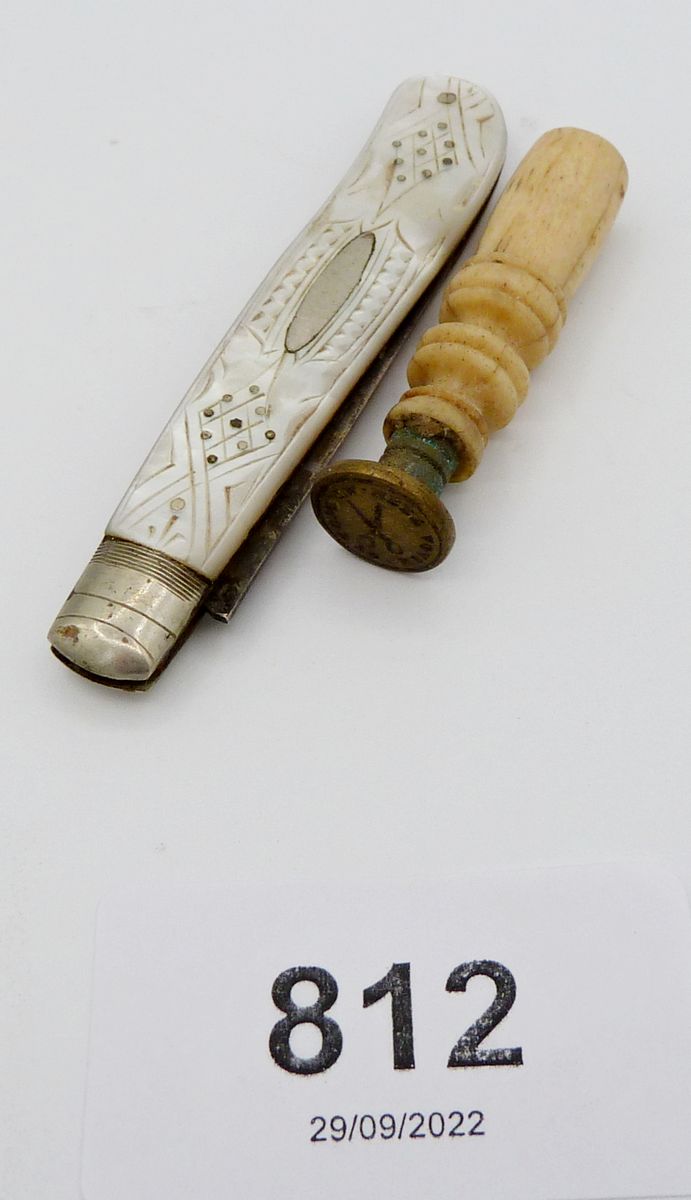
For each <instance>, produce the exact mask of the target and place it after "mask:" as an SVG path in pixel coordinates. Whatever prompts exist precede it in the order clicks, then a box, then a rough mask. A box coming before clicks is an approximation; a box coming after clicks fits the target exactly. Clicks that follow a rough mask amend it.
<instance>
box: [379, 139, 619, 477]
mask: <svg viewBox="0 0 691 1200" xmlns="http://www.w3.org/2000/svg"><path fill="white" fill-rule="evenodd" d="M626 183H627V171H626V165H625V163H624V160H623V159H622V157H621V155H620V154H619V152H618V151H617V150H616V149H615V148H614V146H612V145H611V144H610V143H609V142H607V141H606V140H605V139H604V138H602V137H599V136H597V135H596V134H593V133H588V132H586V131H585V130H582V129H553V130H551V131H550V132H549V133H546V134H544V136H543V137H541V138H540V140H539V141H538V142H536V144H535V145H534V146H533V148H532V149H531V150H530V151H529V153H528V154H527V155H526V157H525V158H524V159H523V161H522V162H521V164H520V165H519V167H518V169H517V171H516V173H515V174H514V176H513V178H512V179H511V181H510V183H509V184H508V186H507V188H506V190H505V192H504V194H503V196H502V198H501V200H500V201H499V203H498V205H497V207H496V209H495V210H494V213H493V214H492V216H491V218H490V221H489V224H488V226H487V228H486V230H485V233H484V235H483V237H482V240H481V242H480V245H479V248H478V251H477V254H476V255H475V256H474V257H473V258H471V259H470V260H469V261H468V262H467V263H466V264H465V265H464V266H463V267H462V268H461V270H460V271H459V272H458V273H457V274H456V275H454V277H453V278H452V279H451V281H450V283H449V284H448V286H447V288H446V291H445V294H444V298H443V302H442V306H441V311H440V322H441V323H440V324H439V325H437V326H435V327H434V328H433V329H430V330H428V331H427V332H426V333H425V334H424V336H423V337H422V339H421V341H420V344H419V346H418V348H417V350H416V352H415V354H414V356H413V358H412V360H411V362H410V366H409V368H408V382H409V383H410V385H411V387H410V390H409V391H408V392H406V393H405V395H404V396H403V397H402V398H401V400H400V401H399V403H398V404H397V405H395V407H394V408H393V409H392V410H391V412H390V413H389V415H388V417H387V418H386V422H385V425H384V432H385V434H386V437H387V439H389V438H390V437H391V435H392V434H393V433H394V431H395V430H397V429H399V428H401V427H407V428H408V429H412V430H413V431H414V432H416V433H418V434H421V435H422V436H425V437H439V436H443V437H446V438H447V439H449V440H450V441H452V442H453V444H454V448H455V450H456V452H457V454H458V466H457V468H456V470H455V472H454V474H453V475H452V478H453V479H454V480H456V481H460V480H462V479H467V478H468V477H469V476H470V475H471V474H472V473H473V471H474V470H475V468H476V467H477V465H478V463H479V461H480V459H481V457H482V453H483V450H484V447H485V444H486V442H487V438H488V434H489V433H490V432H491V431H492V430H493V429H497V428H500V427H501V426H503V425H506V424H507V423H508V421H510V420H511V417H512V416H513V414H514V413H515V411H516V408H517V407H518V405H519V404H520V403H521V401H522V400H523V399H524V397H525V394H526V392H527V388H528V380H529V371H530V370H531V369H532V368H533V367H535V366H537V364H538V363H539V362H541V361H542V359H543V358H544V357H545V356H546V355H547V354H548V353H549V352H550V350H551V349H552V348H553V346H554V344H555V342H556V340H557V338H558V336H559V333H560V330H561V328H562V325H563V323H564V320H565V317H566V307H567V302H568V301H569V300H570V299H571V297H572V296H573V294H574V292H575V291H576V288H577V287H578V285H579V284H580V282H581V280H582V279H583V278H584V276H585V275H586V273H587V271H588V270H589V268H590V267H591V265H592V263H593V261H594V259H595V257H596V255H597V253H598V251H599V249H600V246H601V245H602V242H603V240H604V238H605V237H606V235H607V232H608V230H609V229H610V227H611V225H612V222H613V221H614V218H615V216H616V214H617V211H618V209H619V206H620V204H621V201H622V199H623V196H624V192H625V190H626Z"/></svg>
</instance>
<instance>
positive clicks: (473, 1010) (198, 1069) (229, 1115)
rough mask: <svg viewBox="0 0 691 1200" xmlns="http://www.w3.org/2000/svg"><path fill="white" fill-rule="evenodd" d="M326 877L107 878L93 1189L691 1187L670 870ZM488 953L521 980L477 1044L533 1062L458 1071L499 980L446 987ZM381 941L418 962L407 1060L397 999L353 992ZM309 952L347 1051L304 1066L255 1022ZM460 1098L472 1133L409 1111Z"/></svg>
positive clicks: (214, 1195) (533, 1198)
mask: <svg viewBox="0 0 691 1200" xmlns="http://www.w3.org/2000/svg"><path fill="white" fill-rule="evenodd" d="M320 900H321V903H319V902H317V903H315V894H314V889H313V888H312V886H311V885H310V883H305V884H303V885H297V886H291V885H289V886H285V885H279V886H278V887H272V886H271V885H269V886H267V885H266V884H264V885H261V886H260V887H259V888H257V887H256V885H255V887H251V888H246V887H238V886H233V885H228V886H226V887H224V888H219V889H214V890H208V891H207V890H206V889H204V888H201V889H194V888H192V889H190V888H179V887H172V888H165V887H164V888H161V887H154V888H144V889H142V888H135V889H132V890H129V891H128V890H125V891H124V892H121V893H118V894H116V895H110V896H107V897H106V899H105V901H104V902H103V903H102V904H101V906H100V907H99V920H98V933H97V949H96V959H95V971H94V1007H93V1019H92V1024H91V1039H90V1054H89V1080H88V1087H87V1099H86V1109H85V1120H84V1172H83V1189H84V1196H85V1200H123V1198H124V1197H127V1200H152V1198H153V1197H162V1198H165V1200H189V1198H190V1197H191V1196H194V1197H195V1198H196V1197H199V1198H200V1200H227V1198H228V1197H229V1196H233V1197H235V1196H241V1197H243V1200H270V1198H272V1197H274V1196H286V1197H290V1198H291V1200H292V1198H293V1197H295V1198H296V1200H297V1198H298V1197H299V1198H300V1200H323V1198H324V1197H325V1196H328V1197H329V1200H353V1198H354V1197H357V1198H359V1197H362V1198H363V1200H365V1198H367V1200H369V1198H370V1197H382V1200H390V1198H392V1197H395V1200H420V1197H427V1196H430V1195H433V1196H434V1197H435V1200H506V1198H507V1197H509V1196H510V1197H511V1200H567V1198H568V1200H576V1198H577V1200H586V1197H587V1198H588V1200H593V1198H594V1197H598V1198H600V1200H601V1198H602V1197H605V1196H606V1197H609V1198H613V1197H617V1198H618V1200H624V1198H625V1197H627V1198H628V1200H632V1197H634V1196H640V1197H643V1196H645V1197H647V1198H648V1200H651V1198H652V1197H653V1196H655V1197H658V1198H659V1197H662V1196H665V1197H669V1200H671V1197H672V1196H674V1197H680V1195H681V1194H682V1193H686V1192H688V1189H689V1188H691V1155H690V1154H689V1126H690V1125H691V1089H689V1086H688V1073H687V1070H688V1062H689V1060H690V1059H691V1023H690V1022H689V1020H688V1013H689V1010H690V1009H691V936H690V935H691V923H690V922H689V908H688V903H687V897H686V894H685V893H684V891H683V888H682V887H681V885H680V884H679V881H678V880H677V879H675V878H674V876H672V875H670V874H669V873H668V872H664V873H663V872H661V871H659V870H655V869H651V868H650V867H648V866H643V867H642V866H636V867H631V866H630V865H627V866H622V865H619V866H617V867H613V866H612V864H607V865H606V866H598V867H587V868H583V867H570V868H569V867H559V868H556V869H555V868H551V869H537V870H535V869H528V870H518V871H515V870H509V871H507V870H504V869H501V870H498V871H489V872H475V871H469V872H463V873H462V874H461V875H459V876H458V877H457V878H455V879H454V878H453V877H448V878H447V879H445V880H439V881H435V882H434V883H430V881H429V880H427V881H424V882H422V883H420V882H419V881H418V880H414V879H410V878H408V879H406V880H405V881H402V882H400V883H399V884H397V885H394V886H391V885H390V884H389V883H388V882H383V881H382V880H377V881H376V882H375V883H374V884H373V885H368V884H366V883H363V882H362V881H360V883H359V885H358V886H357V887H353V886H351V885H347V886H346V887H345V888H339V887H338V885H335V886H332V885H328V886H327V887H324V888H321V889H320ZM613 946H616V952H615V953H612V947H613ZM488 956H490V957H491V958H492V959H494V961H495V965H497V961H498V962H499V963H501V964H502V965H503V967H504V968H505V970H508V971H509V972H511V974H512V977H513V979H514V980H515V1003H513V1004H511V1005H510V1006H509V1011H507V1012H506V1013H505V1015H504V1017H503V1019H502V1020H501V1022H500V1023H499V1025H498V1026H497V1027H496V1028H495V1029H493V1030H492V1031H491V1032H490V1033H489V1036H488V1037H487V1040H486V1041H483V1043H482V1047H481V1050H483V1051H485V1052H486V1051H487V1050H489V1049H490V1048H493V1049H495V1051H496V1050H497V1049H503V1050H508V1049H511V1048H514V1049H520V1053H521V1058H522V1064H521V1065H514V1066H510V1067H509V1066H486V1067H484V1068H482V1069H479V1068H478V1067H477V1066H475V1067H469V1068H463V1067H456V1068H453V1069H451V1070H449V1069H448V1067H447V1062H448V1058H449V1052H450V1050H451V1048H452V1047H453V1046H455V1044H456V1042H457V1039H458V1038H459V1037H460V1036H461V1034H462V1031H463V1030H465V1029H467V1027H468V1026H469V1025H470V1024H471V1022H473V1021H474V1020H475V1019H477V1018H478V1017H480V1014H481V1013H482V1012H483V1010H484V1009H485V1008H486V1006H487V1005H489V1004H490V1003H491V1002H492V1001H493V1000H494V999H495V997H496V996H497V995H498V989H497V987H496V985H495V984H494V983H493V982H492V981H491V980H490V979H488V978H486V977H485V978H482V977H481V976H475V977H474V978H471V979H469V980H468V983H467V987H466V988H465V992H461V991H455V992H454V993H453V994H449V993H448V992H446V991H445V986H444V985H445V983H446V980H447V978H448V976H449V972H450V971H454V969H455V968H457V967H458V966H459V965H460V963H461V962H464V961H465V963H466V965H468V960H470V961H471V962H473V961H474V962H476V963H477V961H478V960H482V959H485V960H486V959H487V957H488ZM392 958H394V960H398V961H399V962H400V961H401V959H403V960H404V961H406V962H407V963H408V967H409V983H410V997H411V1007H410V1012H411V1028H412V1037H411V1041H410V1045H412V1046H413V1047H414V1056H415V1067H414V1069H405V1070H404V1069H401V1070H398V1071H395V1070H393V1067H392V1011H393V1006H392V1003H391V999H390V997H388V996H385V997H383V998H382V999H381V1000H380V1001H378V1002H376V1003H375V1004H374V1005H373V1006H371V1007H370V1006H368V1008H367V1009H365V1008H364V1007H363V994H362V993H363V985H364V986H368V985H369V984H370V983H375V982H376V981H377V980H379V979H380V978H381V976H382V975H383V974H385V973H386V972H387V971H388V970H389V968H390V964H391V960H392ZM305 962H309V963H311V964H313V965H319V966H321V967H323V968H325V969H327V970H328V971H329V972H330V973H331V976H332V979H333V981H334V983H335V984H336V987H337V991H338V995H337V997H336V998H335V1000H334V1002H333V1004H331V1005H330V1006H329V1008H328V1018H329V1019H330V1020H333V1021H335V1022H336V1023H337V1025H338V1028H339V1029H340V1031H341V1034H342V1048H341V1053H340V1056H338V1057H337V1060H336V1061H335V1062H333V1063H332V1065H331V1066H330V1068H329V1069H327V1070H324V1071H323V1072H319V1073H315V1074H312V1075H309V1076H305V1075H303V1076H299V1075H296V1074H292V1073H289V1072H287V1071H285V1070H281V1069H280V1068H279V1067H278V1066H277V1065H276V1063H275V1061H274V1060H273V1059H272V1057H271V1055H270V1053H269V1051H268V1047H267V1043H268V1040H269V1031H270V1030H272V1028H275V1025H276V1023H277V1022H278V1021H280V1020H281V1013H280V1012H279V1011H278V1009H277V1008H276V1006H275V1005H274V1004H273V1003H272V996H271V985H272V983H273V981H274V979H275V978H276V977H277V976H278V975H279V973H280V972H282V971H283V970H284V969H285V968H287V967H290V966H298V964H300V963H305ZM643 964H646V965H645V966H644V965H643ZM648 964H650V965H652V966H654V969H652V970H651V969H648ZM298 973H299V972H298ZM322 995H323V993H322ZM291 997H292V999H293V1001H294V1003H295V1004H297V1005H301V1004H305V1003H307V1004H312V1003H313V1002H314V1001H315V1000H316V999H317V989H316V987H315V985H314V984H309V983H306V982H302V983H301V984H297V985H295V986H294V987H293V989H292V990H291ZM278 1036H279V1037H280V1032H279V1034H278ZM320 1045H321V1037H320V1035H319V1033H318V1031H317V1029H315V1027H314V1025H308V1024H303V1025H299V1026H298V1027H297V1028H296V1029H294V1031H293V1034H292V1035H291V1038H290V1047H291V1049H292V1050H293V1052H294V1053H296V1054H298V1055H302V1056H305V1057H310V1056H312V1055H313V1054H316V1053H318V1051H319V1049H320ZM454 1110H456V1111H458V1110H460V1111H461V1112H465V1114H466V1117H469V1114H470V1113H471V1112H472V1111H475V1113H476V1115H477V1113H478V1111H479V1112H480V1114H482V1117H483V1118H484V1119H483V1121H482V1136H481V1137H479V1138H478V1137H477V1136H476V1137H475V1138H473V1137H472V1135H471V1134H470V1130H471V1128H472V1126H473V1119H469V1120H468V1121H467V1124H466V1126H465V1130H466V1132H465V1133H464V1135H463V1140H459V1139H458V1138H455V1139H452V1138H449V1137H448V1136H446V1137H444V1136H442V1137H440V1138H437V1137H435V1136H432V1137H430V1136H429V1133H428V1132H427V1133H426V1134H425V1131H424V1130H422V1129H421V1126H422V1125H423V1119H424V1117H426V1116H427V1117H428V1115H429V1114H430V1113H433V1112H436V1113H437V1117H436V1118H435V1121H434V1122H433V1124H432V1130H434V1126H435V1124H436V1130H437V1133H439V1131H440V1130H439V1122H440V1116H441V1115H442V1114H446V1115H447V1118H448V1115H449V1114H450V1113H452V1112H453V1111H454ZM384 1112H389V1113H391V1114H392V1116H394V1117H395V1118H396V1127H397V1134H398V1136H397V1137H396V1140H395V1141H392V1143H391V1144H390V1145H387V1144H386V1142H385V1141H383V1140H381V1139H380V1138H379V1137H378V1136H377V1130H376V1126H374V1138H372V1140H369V1139H370V1138H371V1137H372V1131H373V1116H374V1118H375V1119H376V1117H378V1116H379V1114H381V1113H384ZM415 1113H417V1114H418V1116H417V1118H415V1116H414V1114H415ZM318 1114H321V1115H322V1117H324V1118H326V1120H327V1121H328V1119H329V1118H330V1117H331V1116H334V1115H337V1114H338V1115H340V1116H341V1118H342V1119H343V1118H345V1120H346V1124H347V1127H348V1129H349V1136H348V1140H347V1141H345V1142H344V1143H343V1144H341V1145H337V1144H334V1142H331V1144H329V1128H328V1125H327V1130H326V1137H325V1138H324V1140H323V1141H322V1142H321V1144H320V1145H317V1144H316V1143H315V1144H310V1134H315V1133H317V1129H318V1125H317V1124H314V1123H312V1120H311V1118H314V1117H315V1116H316V1115H318ZM365 1114H369V1119H367V1118H366V1117H365ZM403 1114H407V1115H406V1117H405V1118H404V1115H403ZM358 1115H359V1116H360V1117H361V1118H362V1119H363V1124H364V1129H365V1134H364V1139H361V1138H360V1137H358V1136H357V1127H358V1122H357V1120H356V1119H355V1120H354V1118H356V1117H357V1116H358ZM424 1125H425V1130H429V1124H428V1121H427V1120H425V1121H424ZM368 1127H369V1128H368ZM447 1128H448V1125H447ZM337 1130H338V1123H337V1124H336V1127H335V1132H336V1133H337ZM351 1131H352V1132H351ZM411 1133H417V1137H411ZM421 1133H422V1136H420V1134H421ZM365 1139H367V1140H365Z"/></svg>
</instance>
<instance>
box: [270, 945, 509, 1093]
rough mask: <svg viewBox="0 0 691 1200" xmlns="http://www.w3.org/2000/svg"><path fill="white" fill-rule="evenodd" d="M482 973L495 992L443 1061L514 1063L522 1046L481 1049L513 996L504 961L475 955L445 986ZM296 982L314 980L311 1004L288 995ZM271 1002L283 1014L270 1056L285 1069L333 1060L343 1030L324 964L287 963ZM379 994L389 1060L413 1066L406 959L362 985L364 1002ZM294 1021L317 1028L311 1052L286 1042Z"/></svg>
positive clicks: (308, 1070)
mask: <svg viewBox="0 0 691 1200" xmlns="http://www.w3.org/2000/svg"><path fill="white" fill-rule="evenodd" d="M476 975H485V976H487V977H488V978H489V979H491V980H492V981H493V983H494V986H495V988H496V995H495V997H494V999H493V1001H492V1003H491V1004H490V1006H489V1008H487V1009H486V1010H485V1012H484V1013H483V1014H482V1016H481V1017H478V1019H477V1021H474V1022H473V1024H472V1025H470V1026H469V1027H468V1028H467V1029H466V1031H465V1033H463V1034H462V1035H461V1037H460V1038H459V1039H458V1041H457V1042H456V1045H455V1046H454V1047H453V1049H452V1051H451V1053H450V1055H449V1060H448V1063H447V1066H448V1067H504V1066H510V1067H520V1066H522V1064H523V1051H522V1049H521V1047H520V1046H514V1047H512V1048H511V1049H506V1050H503V1049H491V1050H486V1049H481V1048H480V1043H481V1042H483V1041H484V1040H485V1038H486V1037H487V1036H488V1034H490V1033H491V1032H492V1030H493V1029H495V1028H496V1027H497V1025H498V1024H499V1022H500V1021H502V1020H503V1018H504V1017H505V1016H506V1014H507V1013H508V1012H509V1010H510V1009H511V1007H512V1005H513V1002H514V1000H515V999H516V981H515V980H514V977H513V975H512V974H511V972H510V971H509V969H508V967H504V966H502V964H501V963H498V962H493V961H491V960H490V959H476V960H475V961H473V962H466V963H461V965H460V966H458V967H455V968H454V970H453V971H452V972H451V974H450V975H449V978H448V979H447V981H446V990H447V992H464V991H465V989H466V985H467V983H468V981H469V980H470V979H472V978H473V977H474V976H476ZM298 983H313V984H315V986H316V988H317V991H318V996H317V999H316V1000H315V1001H314V1003H313V1004H305V1005H298V1004H296V1003H295V1001H294V1000H293V998H292V991H293V988H294V987H295V986H296V984H298ZM271 995H272V997H273V1001H274V1004H275V1005H276V1007H277V1008H278V1009H280V1011H281V1012H283V1013H285V1017H284V1018H283V1020H281V1021H277V1022H276V1024H275V1025H274V1027H273V1029H272V1030H271V1035H270V1037H269V1050H270V1052H271V1057H272V1058H273V1060H274V1062H275V1063H276V1064H277V1065H278V1066H279V1067H281V1068H282V1069H283V1070H284V1071H288V1072H290V1074H291V1075H318V1074H320V1073H321V1072H322V1071H327V1070H328V1069H329V1067H332V1066H333V1065H334V1063H335V1062H337V1061H338V1059H339V1057H340V1055H341V1051H342V1049H343V1034H342V1032H341V1028H340V1026H339V1025H338V1024H337V1022H336V1021H334V1019H333V1017H327V1016H326V1013H327V1012H328V1010H329V1009H330V1008H333V1006H334V1004H335V1003H336V1000H337V999H338V984H337V983H336V980H335V979H334V977H333V975H331V974H330V973H329V972H328V971H327V970H325V969H324V967H289V968H288V970H286V971H282V972H281V974H280V975H279V976H277V978H276V979H275V980H274V982H273V987H272V989H271ZM384 996H390V997H391V1026H392V1029H391V1032H392V1043H393V1066H394V1070H396V1071H410V1070H412V1069H413V1068H414V1067H415V1042H414V1035H413V1001H412V992H411V986H410V963H393V965H392V967H391V970H390V971H388V972H387V974H386V975H384V977H383V978H382V979H380V980H378V982H377V983H373V984H372V985H371V986H370V987H367V988H365V990H364V992H363V995H362V1003H363V1007H364V1008H369V1007H370V1005H372V1004H376V1003H377V1001H378V1000H382V999H383V998H384ZM298 1025H314V1026H315V1027H316V1028H317V1029H318V1030H319V1033H320V1034H321V1039H322V1043H321V1047H320V1048H319V1051H318V1052H317V1053H316V1054H314V1055H312V1057H311V1058H301V1057H300V1056H299V1055H297V1054H295V1053H294V1052H293V1050H292V1049H291V1046H290V1035H291V1033H292V1031H293V1030H294V1029H295V1028H297V1026H298Z"/></svg>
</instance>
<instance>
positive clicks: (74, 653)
mask: <svg viewBox="0 0 691 1200" xmlns="http://www.w3.org/2000/svg"><path fill="white" fill-rule="evenodd" d="M210 586H211V585H210V581H209V580H208V579H206V578H205V577H204V576H202V575H199V574H197V572H196V571H193V570H191V568H190V567H187V566H185V565H184V563H180V562H178V561H177V560H176V559H174V558H170V557H169V556H168V555H167V554H161V552H160V551H158V550H151V549H150V548H149V547H147V546H140V545H139V544H138V543H137V542H128V541H124V540H123V539H121V538H113V537H106V538H104V540H103V541H102V542H101V545H100V546H99V547H98V550H97V551H96V553H95V554H94V556H93V558H92V559H91V562H90V563H89V565H88V566H87V568H86V570H85V571H84V573H83V575H82V576H81V578H80V579H79V580H78V582H77V584H76V585H75V587H74V590H73V591H72V592H71V593H70V595H69V596H68V598H67V600H66V601H65V603H64V604H63V606H62V608H61V609H60V612H59V613H58V616H57V617H56V619H55V621H54V622H53V624H52V626H51V628H50V631H49V633H48V640H49V642H50V644H51V646H52V647H53V649H54V650H55V651H56V653H57V654H59V655H60V657H61V658H63V659H64V660H65V661H66V662H67V663H68V665H69V666H73V667H75V668H76V669H77V670H78V671H84V672H86V673H87V674H88V675H90V676H93V677H94V678H96V679H100V680H102V681H103V682H108V683H116V684H121V685H122V684H137V683H139V684H141V683H144V682H146V681H147V680H149V679H151V678H152V676H153V675H155V674H156V672H157V671H159V670H160V668H161V667H162V666H163V664H164V662H165V661H166V660H167V659H168V658H169V657H170V655H171V653H172V652H173V650H174V649H175V647H176V644H177V642H178V641H179V639H180V638H181V637H182V635H183V634H184V633H185V631H186V629H187V627H188V626H189V624H190V622H191V621H192V619H193V618H194V617H195V616H196V614H197V612H198V610H199V606H200V604H201V602H202V600H203V598H204V596H205V594H206V592H207V591H208V589H209V587H210Z"/></svg>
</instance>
